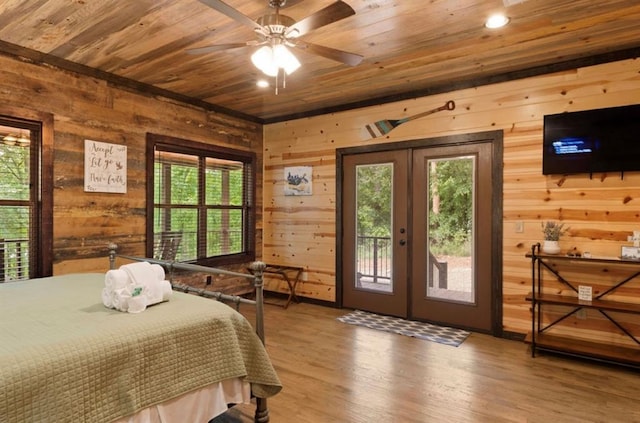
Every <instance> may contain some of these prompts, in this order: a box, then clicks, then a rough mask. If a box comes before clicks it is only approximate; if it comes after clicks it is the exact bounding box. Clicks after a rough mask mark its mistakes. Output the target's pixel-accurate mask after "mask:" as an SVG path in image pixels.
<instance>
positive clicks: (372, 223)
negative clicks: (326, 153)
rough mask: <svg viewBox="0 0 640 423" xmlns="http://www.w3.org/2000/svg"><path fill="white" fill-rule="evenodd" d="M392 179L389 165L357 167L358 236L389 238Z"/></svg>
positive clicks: (391, 169) (391, 167)
mask: <svg viewBox="0 0 640 423" xmlns="http://www.w3.org/2000/svg"><path fill="white" fill-rule="evenodd" d="M392 178H393V166H392V165H391V164H384V165H368V166H358V168H357V177H356V180H357V184H358V187H357V199H356V210H357V214H358V223H357V225H358V228H357V230H358V236H376V237H391V232H390V231H391V217H392V214H391V188H392V184H391V182H392Z"/></svg>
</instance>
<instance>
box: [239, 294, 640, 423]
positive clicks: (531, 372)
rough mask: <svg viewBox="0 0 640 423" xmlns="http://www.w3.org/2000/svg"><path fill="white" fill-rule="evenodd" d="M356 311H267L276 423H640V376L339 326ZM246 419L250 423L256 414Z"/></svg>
mask: <svg viewBox="0 0 640 423" xmlns="http://www.w3.org/2000/svg"><path fill="white" fill-rule="evenodd" d="M348 311H349V310H337V309H332V308H328V307H321V306H317V305H311V304H304V303H303V304H292V305H291V306H290V307H289V308H288V309H287V310H283V309H282V308H281V307H276V306H269V305H267V306H266V309H265V314H266V316H265V319H266V323H265V328H266V334H267V335H266V337H267V349H268V351H269V354H270V356H271V359H272V361H273V363H274V365H275V367H276V370H277V371H278V375H279V376H280V379H281V381H282V383H283V385H284V389H283V390H282V392H281V393H279V394H278V395H276V396H275V397H273V398H271V399H269V409H270V415H271V422H272V423H288V422H295V423H316V422H323V423H324V422H349V423H352V422H353V423H359V422H362V423H365V422H366V423H372V422H385V423H386V422H392V423H395V422H402V423H411V422H415V423H418V422H420V423H424V422H455V423H463V422H474V423H475V422H491V423H497V422H532V423H533V422H540V423H543V422H544V423H550V422H553V423H563V422H572V423H573V422H575V423H578V422H580V423H585V422H607V423H609V422H625V423H628V422H640V404H639V402H638V396H639V393H640V372H636V371H633V370H629V369H625V368H619V367H612V366H606V365H602V364H597V363H593V362H587V361H582V360H578V359H572V358H566V357H560V356H554V355H537V356H536V358H531V355H530V352H529V350H528V347H527V346H526V345H525V344H524V343H523V342H518V341H510V340H505V339H499V338H494V337H491V336H489V335H483V334H476V333H473V334H472V335H471V336H470V337H469V338H467V340H466V341H464V343H463V344H462V345H460V346H459V347H457V348H456V347H451V346H446V345H441V344H438V343H434V342H429V341H423V340H418V339H413V338H409V337H406V336H401V335H396V334H391V333H384V332H380V331H375V330H372V329H367V328H362V327H357V326H352V325H348V324H345V323H341V322H338V321H337V320H336V317H338V316H341V315H343V314H346V313H347V312H348ZM243 313H245V315H247V317H248V318H250V319H253V316H252V315H251V312H250V311H249V310H247V307H245V310H243ZM239 411H240V412H241V414H242V421H243V422H244V421H251V419H250V418H249V417H251V416H252V413H253V410H252V409H251V408H250V407H248V406H241V407H240V408H239Z"/></svg>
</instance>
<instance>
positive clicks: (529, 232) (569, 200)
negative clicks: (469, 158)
mask: <svg viewBox="0 0 640 423" xmlns="http://www.w3.org/2000/svg"><path fill="white" fill-rule="evenodd" d="M639 71H640V60H626V61H621V62H616V63H610V64H604V65H598V66H592V67H588V68H582V69H577V70H572V71H565V72H559V73H554V74H549V75H545V76H539V77H532V78H527V79H522V80H518V81H511V82H505V83H499V84H494V85H488V86H482V87H477V88H473V89H465V90H460V91H456V92H450V93H446V94H439V95H434V96H431V97H423V98H418V99H414V100H407V101H402V102H398V103H393V104H386V105H380V106H376V107H369V108H364V109H359V110H353V111H347V112H342V113H336V114H330V115H323V116H317V117H311V118H306V119H299V120H294V121H288V122H282V123H274V124H269V125H266V126H265V133H264V139H265V141H264V161H265V169H264V178H265V180H264V198H265V202H264V250H263V252H264V258H265V260H267V261H271V262H273V263H276V264H283V265H299V266H304V268H305V270H306V271H305V273H304V276H303V279H304V281H303V282H302V284H301V285H300V287H299V290H298V292H299V293H300V294H301V295H302V296H304V297H309V298H313V299H317V300H324V301H335V298H336V292H335V291H336V281H335V269H336V264H335V262H336V257H335V245H336V239H335V234H336V221H335V218H336V192H335V190H336V163H335V160H336V155H335V152H336V149H337V148H343V147H353V146H362V145H367V144H370V143H375V142H395V141H405V140H410V139H420V138H429V137H437V136H443V135H453V134H464V133H474V132H481V131H489V130H503V131H504V172H503V176H504V187H503V199H504V210H503V217H504V222H503V225H504V227H503V228H504V245H503V251H502V254H503V269H502V271H503V272H502V273H503V298H504V318H503V325H504V329H505V330H507V331H513V332H519V333H525V332H526V331H527V330H529V329H530V326H531V323H530V307H529V304H528V303H527V302H525V301H524V297H525V295H526V294H527V292H529V291H530V289H531V288H530V285H531V282H530V280H531V267H530V266H531V265H530V261H529V260H528V259H526V258H525V253H526V252H527V251H530V247H531V245H532V244H533V243H536V242H538V241H541V240H542V236H541V235H542V234H541V231H540V224H541V222H542V221H545V220H562V221H564V222H566V223H567V224H568V226H570V231H569V234H568V236H565V237H563V239H562V240H561V242H560V244H561V246H562V247H563V248H564V249H570V248H573V247H576V248H577V249H578V250H580V251H585V250H588V251H590V252H591V253H592V254H593V255H601V256H617V255H619V253H620V247H621V245H628V243H627V242H626V239H627V235H630V234H631V232H632V231H633V230H634V229H636V230H637V229H640V172H635V173H625V175H624V179H623V180H622V179H621V178H620V175H619V174H595V175H594V177H593V178H590V177H589V175H575V176H568V177H560V176H543V175H542V172H541V169H542V123H543V116H544V115H545V114H554V113H560V112H564V111H578V110H585V109H594V108H602V107H613V106H622V105H629V104H635V103H637V102H638V101H639V100H640V76H639V75H640V74H639ZM283 95H286V93H283ZM448 100H454V101H455V102H456V105H457V107H456V109H455V111H453V112H440V113H437V114H433V115H431V116H428V117H426V118H423V119H420V120H416V121H413V122H410V123H406V124H404V125H401V126H399V127H398V128H396V129H395V130H393V131H392V132H391V133H390V134H388V136H387V138H383V139H380V138H378V139H376V140H375V141H373V140H369V139H368V137H367V135H366V132H365V131H364V126H365V125H366V124H367V123H372V122H375V121H377V120H380V119H398V118H402V117H406V116H410V115H413V114H416V113H419V112H422V111H425V110H429V109H432V108H434V107H438V106H441V105H442V104H444V103H445V102H446V101H448ZM308 165H310V166H313V195H312V196H307V197H297V196H296V197H285V196H284V195H283V168H284V167H285V166H308ZM518 221H522V222H523V223H524V232H522V233H516V231H515V225H516V222H518ZM594 273H601V272H592V275H593V274H594ZM587 277H589V276H587ZM592 277H593V276H592ZM267 286H268V287H269V288H270V289H274V290H282V289H283V285H282V283H281V282H279V281H276V280H270V281H268V283H267ZM627 294H628V295H629V296H630V297H632V300H634V299H639V298H640V287H639V285H638V282H635V283H634V285H633V286H631V287H630V289H629V290H628V291H627ZM597 329H598V328H595V330H597ZM600 336H605V337H608V336H609V335H606V334H605V335H602V334H600V335H593V334H587V337H588V338H593V337H600Z"/></svg>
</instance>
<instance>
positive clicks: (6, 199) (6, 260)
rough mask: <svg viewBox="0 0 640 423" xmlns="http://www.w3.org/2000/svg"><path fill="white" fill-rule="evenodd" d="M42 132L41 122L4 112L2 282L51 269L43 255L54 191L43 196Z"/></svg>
mask: <svg viewBox="0 0 640 423" xmlns="http://www.w3.org/2000/svg"><path fill="white" fill-rule="evenodd" d="M41 133H42V132H41V125H40V123H38V122H32V121H26V120H22V119H16V118H9V117H1V116H0V222H2V225H1V226H0V282H6V281H13V280H21V279H29V278H34V277H39V276H45V275H46V274H49V272H50V269H47V268H45V266H43V263H44V261H43V259H42V256H43V254H44V253H45V251H44V250H45V249H46V248H44V247H43V245H44V243H43V242H44V241H43V240H44V239H46V238H47V237H46V235H44V233H45V232H44V231H43V227H44V226H48V225H45V224H43V218H42V204H49V201H50V198H51V194H48V197H47V198H48V200H42V195H41V190H40V189H41V186H42V184H41V181H40V177H41V173H42V172H41V171H40V168H41V167H40V161H41V156H40V145H41V142H40V141H41ZM50 218H51V217H50V216H48V219H50ZM48 260H50V258H49V259H48Z"/></svg>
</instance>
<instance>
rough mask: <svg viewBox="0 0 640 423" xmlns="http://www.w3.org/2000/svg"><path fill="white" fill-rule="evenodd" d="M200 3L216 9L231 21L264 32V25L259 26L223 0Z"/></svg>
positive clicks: (209, 0) (205, 0)
mask: <svg viewBox="0 0 640 423" xmlns="http://www.w3.org/2000/svg"><path fill="white" fill-rule="evenodd" d="M200 3H202V4H205V5H207V6H209V7H210V8H212V9H215V10H217V11H218V12H220V13H222V14H224V15H227V16H228V17H230V18H231V19H233V20H235V21H237V22H240V23H241V24H243V25H246V26H248V27H250V28H251V29H254V30H255V29H258V30H260V31H262V30H263V28H262V25H259V24H258V23H257V22H256V21H254V20H253V19H251V18H250V17H248V16H247V15H244V14H242V13H240V12H239V11H237V10H236V9H234V8H233V7H231V6H229V5H228V4H227V3H225V2H223V1H221V0H200Z"/></svg>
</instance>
